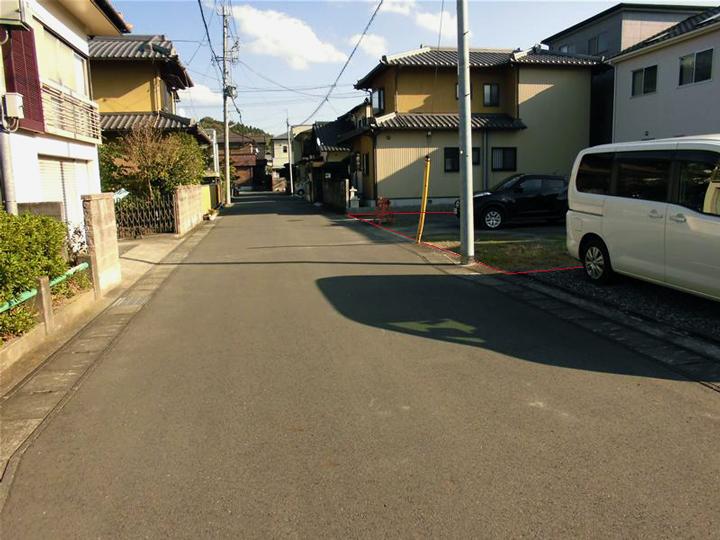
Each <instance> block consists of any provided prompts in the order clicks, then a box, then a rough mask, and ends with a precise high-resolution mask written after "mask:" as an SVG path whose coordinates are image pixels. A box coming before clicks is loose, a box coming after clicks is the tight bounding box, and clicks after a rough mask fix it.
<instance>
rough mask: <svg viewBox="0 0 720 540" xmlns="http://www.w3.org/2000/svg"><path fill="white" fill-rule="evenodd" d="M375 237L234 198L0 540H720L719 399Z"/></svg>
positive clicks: (7, 513)
mask: <svg viewBox="0 0 720 540" xmlns="http://www.w3.org/2000/svg"><path fill="white" fill-rule="evenodd" d="M378 234H383V233H377V232H374V231H372V229H370V228H369V227H367V226H365V225H362V224H358V223H349V222H347V221H343V220H340V219H339V218H335V219H333V218H330V217H327V216H323V215H321V214H319V213H317V212H316V211H315V210H314V209H313V208H312V207H310V206H308V205H306V204H305V203H303V202H300V201H289V200H287V199H286V198H283V197H278V196H267V195H247V196H244V197H242V199H241V202H240V203H239V204H237V205H236V206H235V207H234V208H233V209H232V211H231V212H230V213H229V214H227V215H225V216H224V217H222V218H221V219H220V220H218V221H217V222H216V225H215V226H214V228H213V229H212V230H211V231H210V233H209V234H208V235H207V236H206V237H205V238H204V239H203V240H202V242H201V243H200V244H198V246H197V247H196V248H195V249H194V250H193V251H192V252H191V253H190V255H189V256H188V257H187V258H186V259H185V260H184V261H183V263H182V264H181V265H180V266H179V267H178V268H177V269H176V270H175V271H174V272H173V273H172V274H171V275H170V276H169V277H168V278H167V280H166V281H165V282H164V283H163V284H162V285H161V289H160V290H159V291H158V292H157V294H156V295H155V296H154V297H153V298H152V299H151V300H150V302H149V303H148V304H146V305H145V306H144V308H143V309H142V310H141V311H140V312H139V313H138V314H137V315H135V317H134V318H133V319H132V320H131V321H130V323H129V325H128V326H127V328H126V329H125V330H124V333H123V334H122V335H121V337H120V338H119V339H118V340H117V341H116V342H115V344H114V346H113V347H112V348H111V349H110V350H109V351H108V352H107V354H106V355H105V356H104V357H103V358H102V359H101V360H100V363H99V364H98V365H97V367H96V369H95V370H94V371H93V372H91V374H90V375H89V376H88V377H87V378H86V379H85V380H84V382H83V384H82V385H81V386H80V387H79V389H78V390H77V391H76V393H75V394H74V395H73V396H72V398H71V399H70V400H69V401H68V402H67V403H66V404H65V406H64V408H62V409H61V410H60V411H59V413H58V414H57V415H56V416H55V417H54V418H52V419H51V420H50V421H49V422H48V424H47V426H46V428H45V429H44V430H43V431H42V433H41V434H40V436H39V437H38V438H37V440H36V441H35V442H34V443H33V444H32V446H30V448H29V449H28V450H27V451H26V453H25V455H24V456H23V458H22V460H21V462H20V465H19V467H18V469H17V472H16V475H15V478H14V483H13V485H12V489H11V491H10V495H9V497H8V499H7V502H6V505H5V507H4V510H3V513H2V516H0V520H1V521H0V525H1V527H2V530H1V533H2V537H3V538H8V539H9V538H52V537H56V538H59V537H62V538H64V537H78V538H86V537H167V536H172V537H184V538H198V537H232V538H238V537H258V538H259V537H262V538H267V537H298V538H320V537H337V538H346V537H371V538H378V537H427V536H434V537H438V536H445V537H462V538H468V537H509V536H512V537H519V536H541V537H628V536H632V537H639V536H646V537H678V536H680V537H691V536H692V537H713V536H715V537H717V533H718V531H719V530H720V489H718V486H720V482H719V480H720V395H718V394H717V393H716V392H713V391H711V390H709V389H707V388H705V387H703V386H701V385H699V384H696V383H692V382H689V381H686V380H683V379H681V378H679V377H678V376H676V375H674V374H673V373H671V372H669V371H666V370H664V369H663V368H661V367H659V366H657V365H656V364H653V363H651V362H649V361H647V360H645V359H644V358H642V357H639V356H637V355H635V354H633V353H631V352H629V351H628V350H626V349H624V348H622V347H620V346H619V345H617V344H615V343H613V342H611V341H608V340H606V339H604V338H601V337H598V336H596V335H594V334H591V333H589V332H586V331H584V330H581V329H579V328H578V327H576V326H573V325H571V324H569V323H567V322H564V321H561V320H559V319H556V318H554V317H553V316H550V315H548V314H546V313H544V312H542V311H540V310H538V309H536V308H533V307H530V306H527V305H524V304H521V303H518V302H517V301H515V300H512V299H511V298H509V297H506V296H503V295H502V294H501V293H500V292H497V291H495V290H494V289H491V288H487V287H483V286H479V285H476V284H473V283H470V282H468V281H465V280H462V279H458V278H456V277H452V276H449V275H447V274H445V273H444V272H443V271H442V270H443V269H442V268H439V267H433V266H430V265H428V264H426V263H425V262H424V261H423V260H422V259H421V258H420V257H418V255H417V254H415V253H414V252H413V251H412V250H411V249H408V248H407V247H404V246H402V245H399V244H396V243H394V242H393V241H389V239H390V237H385V236H378ZM382 240H385V241H382Z"/></svg>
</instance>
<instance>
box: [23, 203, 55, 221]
mask: <svg viewBox="0 0 720 540" xmlns="http://www.w3.org/2000/svg"><path fill="white" fill-rule="evenodd" d="M18 214H33V215H35V216H49V217H51V218H55V219H57V220H58V221H65V205H64V204H63V203H62V202H59V201H58V202H39V203H19V204H18Z"/></svg>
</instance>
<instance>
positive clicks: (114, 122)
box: [100, 112, 211, 143]
mask: <svg viewBox="0 0 720 540" xmlns="http://www.w3.org/2000/svg"><path fill="white" fill-rule="evenodd" d="M141 126H152V127H154V128H157V129H160V130H163V131H187V132H188V133H192V134H193V135H195V137H196V138H198V140H200V141H201V142H204V143H210V142H211V141H210V137H208V135H207V133H205V130H203V128H202V127H201V126H200V125H198V124H197V123H195V122H194V121H193V120H191V119H190V118H185V117H184V116H178V115H176V114H170V113H167V112H157V113H154V112H131V113H100V127H101V128H102V130H103V131H107V132H124V131H130V130H132V129H133V128H136V127H141Z"/></svg>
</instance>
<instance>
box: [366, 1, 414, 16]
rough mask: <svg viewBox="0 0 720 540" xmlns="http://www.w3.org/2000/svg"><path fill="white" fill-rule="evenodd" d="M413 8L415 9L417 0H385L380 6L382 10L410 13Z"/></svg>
mask: <svg viewBox="0 0 720 540" xmlns="http://www.w3.org/2000/svg"><path fill="white" fill-rule="evenodd" d="M373 9H374V8H373ZM413 9H415V0H385V2H383V5H382V6H381V7H380V12H381V13H382V12H385V13H399V14H400V15H410V12H411V11H412V10H413Z"/></svg>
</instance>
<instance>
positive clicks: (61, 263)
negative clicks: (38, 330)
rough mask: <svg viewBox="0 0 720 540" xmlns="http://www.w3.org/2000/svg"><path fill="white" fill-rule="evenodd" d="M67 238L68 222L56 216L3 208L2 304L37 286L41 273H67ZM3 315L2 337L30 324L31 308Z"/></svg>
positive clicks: (0, 245) (0, 217)
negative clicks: (21, 212)
mask: <svg viewBox="0 0 720 540" xmlns="http://www.w3.org/2000/svg"><path fill="white" fill-rule="evenodd" d="M66 241H67V230H66V228H65V225H64V224H63V223H61V222H60V221H58V220H56V219H53V218H51V217H47V216H35V215H31V214H23V215H20V216H14V215H10V214H8V213H7V212H3V211H0V304H4V303H5V302H9V301H10V300H13V299H14V298H16V297H17V296H18V295H19V294H20V293H22V292H24V291H27V290H30V289H34V288H35V286H36V284H37V280H38V278H39V277H41V276H49V277H50V278H51V279H52V278H54V277H57V276H59V275H61V274H63V273H65V272H66V271H67V270H68V263H67V261H66V260H65V257H64V253H65V246H66ZM2 315H3V316H2V317H0V336H2V335H16V334H18V333H21V332H19V330H20V329H21V328H24V327H26V326H27V324H26V322H27V319H28V308H26V307H24V306H18V307H17V308H14V309H12V310H11V311H9V312H5V313H3V314H2ZM24 321H25V322H24Z"/></svg>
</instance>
